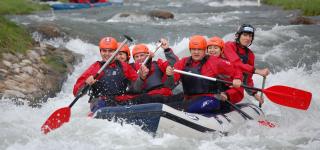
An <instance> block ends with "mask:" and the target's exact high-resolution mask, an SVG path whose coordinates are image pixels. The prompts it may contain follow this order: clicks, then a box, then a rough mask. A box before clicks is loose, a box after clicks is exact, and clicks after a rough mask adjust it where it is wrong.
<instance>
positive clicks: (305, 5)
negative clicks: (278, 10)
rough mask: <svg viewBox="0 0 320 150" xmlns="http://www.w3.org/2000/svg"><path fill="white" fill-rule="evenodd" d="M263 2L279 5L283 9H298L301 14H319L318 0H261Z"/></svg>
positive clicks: (319, 4)
mask: <svg viewBox="0 0 320 150" xmlns="http://www.w3.org/2000/svg"><path fill="white" fill-rule="evenodd" d="M263 3H264V4H268V5H277V6H281V7H283V8H284V9H287V10H290V9H300V10H302V12H303V15H306V16H318V15H320V0H263Z"/></svg>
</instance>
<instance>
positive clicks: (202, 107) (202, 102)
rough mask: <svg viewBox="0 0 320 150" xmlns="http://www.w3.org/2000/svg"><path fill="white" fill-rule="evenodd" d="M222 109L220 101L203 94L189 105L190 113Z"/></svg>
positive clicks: (188, 110)
mask: <svg viewBox="0 0 320 150" xmlns="http://www.w3.org/2000/svg"><path fill="white" fill-rule="evenodd" d="M219 109H220V101H219V100H217V99H215V98H214V97H211V96H201V97H199V98H197V99H195V100H193V101H192V102H190V103H189V105H188V106H187V110H186V111H187V112H190V113H212V112H215V111H217V110H219Z"/></svg>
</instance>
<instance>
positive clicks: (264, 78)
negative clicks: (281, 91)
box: [259, 76, 267, 108]
mask: <svg viewBox="0 0 320 150" xmlns="http://www.w3.org/2000/svg"><path fill="white" fill-rule="evenodd" d="M266 79H267V77H265V76H263V80H262V89H264V86H265V85H266ZM260 96H261V98H263V92H261V95H260ZM259 107H260V108H261V107H262V104H261V103H260V102H259Z"/></svg>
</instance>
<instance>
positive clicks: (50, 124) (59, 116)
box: [41, 35, 132, 134]
mask: <svg viewBox="0 0 320 150" xmlns="http://www.w3.org/2000/svg"><path fill="white" fill-rule="evenodd" d="M124 37H125V38H126V39H125V40H124V41H123V42H122V43H121V45H120V46H119V47H118V48H117V50H116V51H115V52H114V53H113V54H112V55H111V57H110V58H109V59H108V60H107V61H106V63H105V64H104V65H103V66H102V67H101V68H100V70H99V71H98V72H97V73H96V75H95V76H94V79H96V78H97V77H98V76H99V74H100V73H101V72H102V71H103V69H104V68H105V67H106V66H108V65H109V64H110V62H111V61H112V60H113V59H114V57H115V56H116V55H117V54H118V52H119V51H120V49H121V48H122V47H123V46H124V44H125V43H127V42H128V41H132V39H131V38H130V37H129V36H127V35H124ZM89 89H90V85H88V84H86V85H85V86H84V88H82V89H81V90H80V92H79V93H78V94H77V96H76V98H75V99H74V100H73V101H72V102H71V104H70V105H69V106H68V107H63V108H60V109H58V110H56V111H55V112H53V113H52V114H51V115H50V117H49V118H48V119H47V121H46V122H45V123H44V124H43V125H42V126H41V131H42V132H43V133H44V134H47V133H48V132H50V131H51V130H54V129H57V128H59V127H60V126H62V124H64V123H66V122H69V119H70V114H71V107H72V106H73V105H74V104H75V103H76V102H77V101H78V99H79V98H80V97H82V96H83V95H85V94H86V93H87V92H88V90H89Z"/></svg>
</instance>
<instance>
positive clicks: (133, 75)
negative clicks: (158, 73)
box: [122, 62, 144, 93]
mask: <svg viewBox="0 0 320 150" xmlns="http://www.w3.org/2000/svg"><path fill="white" fill-rule="evenodd" d="M122 68H123V72H124V75H125V76H126V77H127V79H128V80H129V81H130V83H129V91H132V92H134V93H139V92H141V90H142V85H143V82H144V81H143V80H142V79H141V78H140V77H139V75H138V74H137V72H136V70H135V69H133V68H132V67H131V66H130V65H129V64H127V63H124V62H122Z"/></svg>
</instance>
